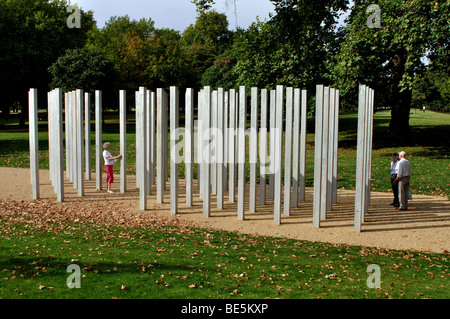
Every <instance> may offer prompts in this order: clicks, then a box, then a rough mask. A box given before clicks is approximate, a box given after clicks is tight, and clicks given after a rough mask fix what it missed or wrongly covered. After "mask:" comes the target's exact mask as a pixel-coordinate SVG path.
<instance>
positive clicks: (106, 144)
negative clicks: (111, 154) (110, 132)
mask: <svg viewBox="0 0 450 319" xmlns="http://www.w3.org/2000/svg"><path fill="white" fill-rule="evenodd" d="M108 145H111V144H109V142H106V143H103V149H106V147H107V146H108Z"/></svg>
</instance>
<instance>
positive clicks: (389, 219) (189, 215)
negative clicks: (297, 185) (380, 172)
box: [0, 167, 450, 253]
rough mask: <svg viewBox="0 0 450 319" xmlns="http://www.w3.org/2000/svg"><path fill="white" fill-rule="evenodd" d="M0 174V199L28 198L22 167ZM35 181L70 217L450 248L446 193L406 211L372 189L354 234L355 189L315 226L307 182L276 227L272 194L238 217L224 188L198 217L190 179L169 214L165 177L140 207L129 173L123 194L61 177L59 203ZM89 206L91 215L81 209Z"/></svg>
mask: <svg viewBox="0 0 450 319" xmlns="http://www.w3.org/2000/svg"><path fill="white" fill-rule="evenodd" d="M0 180H1V184H0V199H2V200H5V201H9V202H14V201H18V202H20V201H25V202H32V198H31V183H30V172H29V170H28V169H20V168H5V167H0ZM116 180H117V181H118V180H119V179H118V178H117V179H116ZM40 181H41V182H40V194H41V199H42V200H40V201H38V203H44V204H45V205H48V204H51V205H56V206H57V207H60V208H61V210H69V211H72V212H73V211H77V212H80V214H79V215H77V217H76V218H92V216H97V217H98V216H99V215H100V216H101V218H98V219H96V222H102V223H114V224H117V223H119V224H124V225H131V226H133V224H136V225H137V223H141V224H147V223H152V222H155V221H156V220H158V222H161V221H163V222H164V221H166V222H167V223H168V224H177V225H186V226H197V227H204V228H210V229H220V230H227V231H237V232H242V233H246V234H252V235H263V236H274V237H285V238H293V239H301V240H308V241H320V242H330V243H336V244H349V245H359V246H370V247H378V248H388V249H401V250H414V251H426V252H436V253H448V252H449V251H450V240H449V238H450V201H449V200H448V199H447V198H446V197H434V196H425V195H414V194H413V200H412V201H410V203H409V210H408V211H396V210H395V209H394V208H393V207H392V206H390V205H389V204H390V203H391V202H392V194H390V193H379V192H372V194H371V205H370V206H369V212H368V213H367V214H366V220H365V222H364V223H363V225H362V232H361V233H355V232H354V231H353V225H354V223H353V218H354V199H355V198H354V191H349V190H338V204H336V205H334V206H333V210H332V211H329V212H328V213H327V219H325V220H322V221H321V223H320V226H321V227H320V228H313V227H312V198H313V189H312V188H308V189H307V190H306V200H305V202H301V203H299V207H296V208H292V209H291V214H290V216H282V224H281V225H275V224H274V223H273V201H272V200H271V199H268V200H267V202H266V205H265V206H258V205H257V208H256V210H257V212H256V213H249V212H248V211H246V212H245V220H244V221H239V220H237V205H236V203H231V202H229V201H228V191H225V193H224V194H225V196H224V198H225V200H224V209H223V210H219V209H217V208H215V207H216V197H215V195H212V197H211V207H212V209H211V217H209V218H206V217H203V214H202V201H201V200H200V199H199V194H198V188H197V184H196V181H194V199H193V206H192V207H186V205H185V196H184V194H185V189H184V186H183V181H180V182H181V185H180V189H179V195H180V199H179V206H178V207H179V213H178V214H177V215H176V216H171V214H170V191H169V183H167V190H166V191H165V193H164V203H163V204H159V203H157V202H156V186H155V185H153V186H152V188H151V195H149V196H148V209H147V211H140V210H139V193H138V190H137V188H136V181H135V177H134V176H128V177H127V186H128V191H127V192H126V193H125V194H121V193H118V187H119V183H118V182H117V183H115V184H113V187H114V186H115V188H116V191H117V193H115V194H106V191H101V192H99V191H96V189H95V174H92V177H91V180H89V181H86V182H85V196H84V197H79V196H78V195H77V192H76V190H75V189H74V188H73V184H72V183H70V181H69V180H68V179H65V183H64V187H65V201H64V203H58V202H56V195H55V194H54V192H53V187H52V185H51V182H50V180H49V172H48V171H46V170H41V171H40ZM247 186H248V185H247ZM247 192H248V189H247ZM257 193H258V192H257ZM247 194H248V193H247ZM257 197H258V194H257ZM258 202H259V199H258V198H257V203H258ZM246 207H248V202H247V203H246ZM87 211H88V212H89V214H82V212H87ZM0 214H1V208H0Z"/></svg>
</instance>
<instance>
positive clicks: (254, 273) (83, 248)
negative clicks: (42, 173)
mask: <svg viewBox="0 0 450 319" xmlns="http://www.w3.org/2000/svg"><path fill="white" fill-rule="evenodd" d="M389 116H390V115H389V113H385V112H378V113H376V114H375V118H374V121H375V126H374V127H375V131H374V148H373V167H372V176H373V180H372V189H373V190H376V191H390V188H389V162H390V154H391V153H392V152H393V151H398V149H397V148H392V147H387V146H385V145H386V144H388V143H387V141H386V136H387V126H388V123H389ZM356 121H357V119H356V114H354V113H351V114H343V115H341V117H340V137H339V140H340V149H339V173H338V178H339V180H338V186H339V187H343V188H348V189H352V188H354V183H355V159H356V142H355V134H356V124H357V123H356ZM448 123H450V115H449V114H440V113H434V112H428V111H427V113H425V114H423V113H420V112H418V113H417V114H412V115H411V126H412V133H413V138H414V139H415V140H417V143H418V144H417V145H416V144H412V145H410V146H407V147H404V148H402V149H403V150H405V151H406V152H407V153H408V155H409V156H408V158H409V159H410V161H411V164H412V169H413V173H414V176H413V178H412V187H413V191H414V192H417V193H421V194H430V195H447V196H448V194H450V189H449V184H450V183H449V174H448V169H449V164H450V162H449V159H448V155H449V154H448V153H449V147H448V140H447V137H448V136H449V134H448V133H449V132H450V126H449V124H448ZM313 124H314V121H313V119H309V120H308V125H309V131H313V130H312V128H313ZM41 129H42V131H41V132H40V133H39V137H40V145H39V147H40V167H41V168H42V169H46V168H48V159H47V155H48V154H47V153H48V134H47V132H46V131H45V123H44V125H43V127H41ZM128 129H129V131H128V133H127V139H128V151H127V155H128V168H127V169H128V173H129V174H134V171H135V166H134V163H135V157H136V156H135V145H134V141H135V133H134V127H133V126H132V125H129V126H128ZM103 138H104V140H105V141H106V140H108V141H110V142H111V146H112V150H113V153H117V152H118V149H119V136H118V125H117V119H116V118H115V117H114V116H113V117H106V125H105V127H104V132H103ZM92 141H94V136H93V135H92ZM307 141H308V145H307V167H306V173H307V185H308V186H312V181H313V162H314V159H313V154H314V135H313V134H312V133H308V135H307ZM92 150H94V147H92ZM93 164H94V161H93V159H92V165H93ZM28 165H29V158H28V133H26V132H0V166H8V167H28ZM93 167H94V166H93ZM116 169H118V167H116ZM182 173H183V167H182V166H181V174H182ZM0 264H1V265H0V274H1V275H0V282H1V284H0V298H52V299H60V298H62V299H63V298H106V299H109V298H124V299H125V298H126V299H128V298H152V299H154V298H164V299H166V298H181V299H185V298H212V299H216V298H249V299H251V298H264V297H268V298H442V299H447V298H449V297H450V291H449V289H448V274H449V268H450V264H449V262H448V254H428V253H419V252H406V251H395V250H387V249H376V248H364V247H357V246H348V245H337V244H327V243H318V242H307V241H298V240H288V239H280V238H271V237H254V236H248V235H243V234H238V233H232V232H222V231H221V232H219V231H211V230H207V229H199V228H187V227H179V226H177V225H171V224H167V223H162V222H161V221H159V222H158V221H156V222H155V223H151V224H146V225H141V226H140V227H137V226H135V225H133V226H130V225H122V226H120V225H114V224H112V225H106V224H105V223H102V222H99V221H96V220H91V219H89V218H74V217H73V216H71V215H70V214H67V213H66V212H65V211H63V209H61V208H58V207H57V206H56V205H55V203H45V202H44V201H38V202H36V203H26V202H12V201H11V202H2V201H0ZM70 264H76V265H78V266H79V267H80V269H81V289H69V288H68V287H67V284H66V280H67V278H68V277H69V275H70V274H71V273H68V272H67V267H68V266H69V265H70ZM371 264H376V265H378V266H379V267H380V271H381V273H380V274H381V288H379V289H371V288H369V287H368V286H367V279H368V278H369V274H368V273H367V267H368V266H369V265H371Z"/></svg>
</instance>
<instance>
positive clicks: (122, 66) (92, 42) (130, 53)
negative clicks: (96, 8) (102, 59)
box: [87, 15, 156, 89]
mask: <svg viewBox="0 0 450 319" xmlns="http://www.w3.org/2000/svg"><path fill="white" fill-rule="evenodd" d="M154 25H155V22H154V21H152V20H151V19H150V18H149V19H141V20H139V21H137V20H131V19H130V17H129V16H128V15H125V16H123V17H117V16H114V17H111V18H110V19H109V20H108V21H107V22H106V24H105V26H104V27H103V28H101V29H94V30H92V31H91V32H90V33H89V38H88V43H87V47H88V48H90V49H94V50H100V51H102V52H103V53H104V54H105V56H106V57H107V58H108V59H109V60H110V61H112V62H113V64H114V66H115V68H116V70H117V71H118V72H119V74H120V81H121V83H122V87H123V88H124V89H127V88H131V87H135V86H136V85H146V81H144V79H143V75H142V72H143V71H144V70H145V65H144V64H143V59H144V57H143V55H144V54H145V50H144V47H145V43H146V42H147V41H148V39H150V38H151V37H153V36H154V34H155V31H156V29H155V27H154ZM135 62H139V63H136V64H135Z"/></svg>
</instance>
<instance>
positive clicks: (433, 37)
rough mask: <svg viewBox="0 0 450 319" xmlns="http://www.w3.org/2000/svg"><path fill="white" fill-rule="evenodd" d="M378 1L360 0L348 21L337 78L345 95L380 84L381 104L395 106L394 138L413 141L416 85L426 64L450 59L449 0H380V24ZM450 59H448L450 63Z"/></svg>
mask: <svg viewBox="0 0 450 319" xmlns="http://www.w3.org/2000/svg"><path fill="white" fill-rule="evenodd" d="M372 3H373V1H365V0H357V1H355V3H354V6H353V8H352V11H351V15H350V18H349V23H348V24H347V27H346V36H345V42H344V43H343V44H342V48H341V50H340V52H339V54H338V56H337V57H336V66H335V73H334V77H335V84H336V86H337V87H339V88H340V89H341V93H342V94H343V100H350V99H351V100H353V101H356V98H355V97H356V90H357V85H356V84H357V83H364V84H367V85H369V86H371V87H372V88H374V89H375V94H376V95H375V101H376V103H377V104H378V105H380V104H381V105H388V106H390V107H391V109H392V111H391V121H390V125H389V134H390V138H391V140H392V141H393V143H395V144H404V143H406V142H407V141H410V129H409V113H410V108H411V97H412V86H413V83H414V81H415V79H416V78H417V77H418V76H419V75H420V74H421V73H423V72H424V70H425V69H426V67H425V65H424V63H423V62H422V61H421V59H422V58H423V57H424V56H428V57H429V58H430V60H431V63H432V64H434V65H436V66H437V65H445V64H446V63H448V61H449V59H448V56H449V53H448V52H449V50H448V43H449V27H448V16H449V13H450V12H449V7H450V4H449V2H448V1H447V2H446V1H427V0H411V1H401V0H380V1H377V4H378V6H379V8H380V11H381V12H380V16H381V25H380V28H371V27H369V26H370V24H368V23H367V20H368V18H369V15H370V13H367V8H368V6H369V5H370V4H372ZM447 65H448V64H447Z"/></svg>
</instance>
